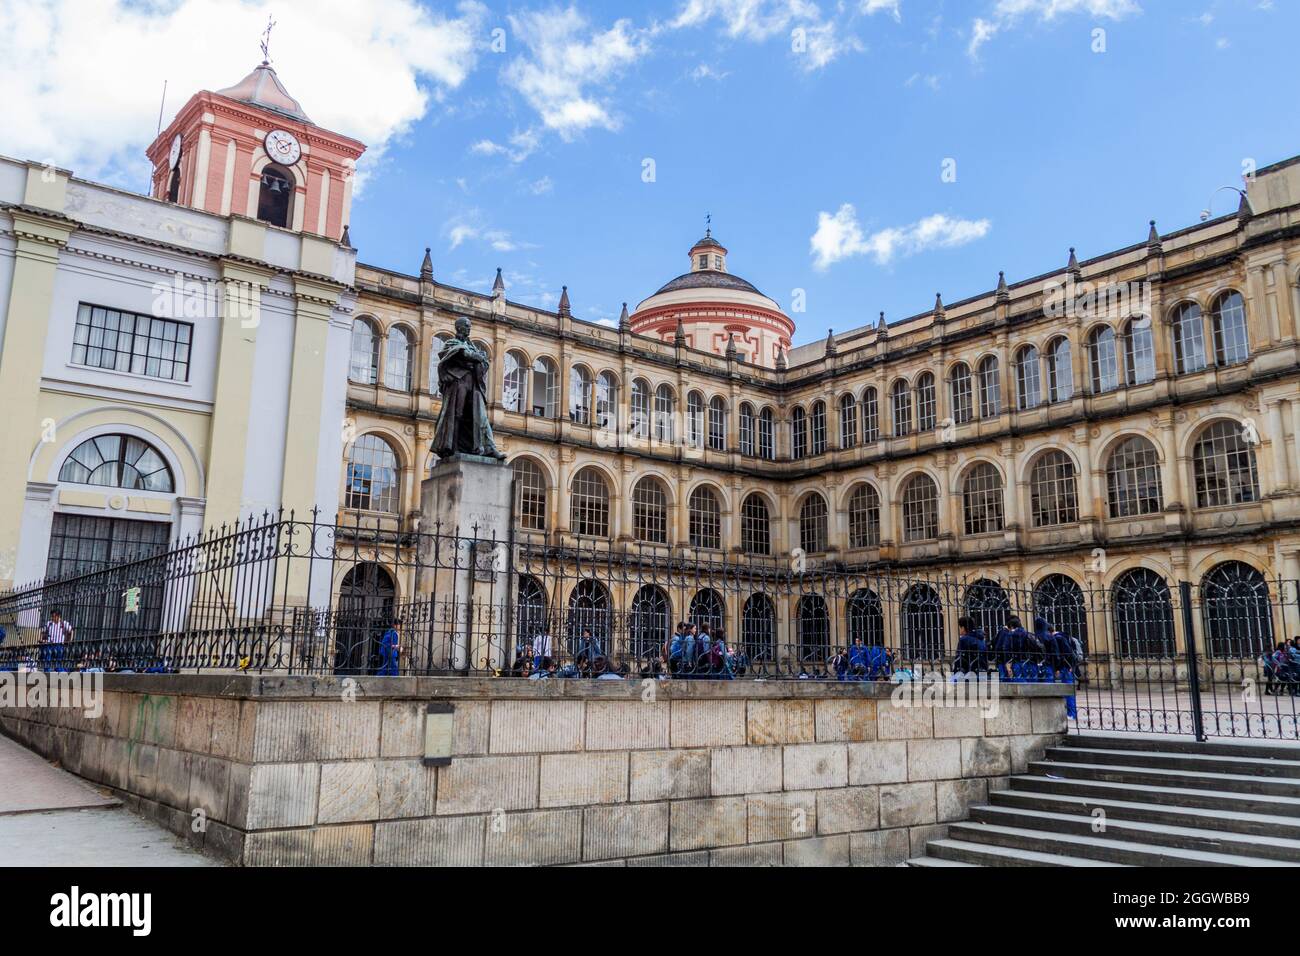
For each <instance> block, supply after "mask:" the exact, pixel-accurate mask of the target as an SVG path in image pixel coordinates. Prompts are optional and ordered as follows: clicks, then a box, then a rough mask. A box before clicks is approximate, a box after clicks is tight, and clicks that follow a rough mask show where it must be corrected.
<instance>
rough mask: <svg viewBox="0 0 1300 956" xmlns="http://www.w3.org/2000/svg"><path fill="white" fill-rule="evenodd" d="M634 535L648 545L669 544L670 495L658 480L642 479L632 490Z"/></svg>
mask: <svg viewBox="0 0 1300 956" xmlns="http://www.w3.org/2000/svg"><path fill="white" fill-rule="evenodd" d="M632 533H633V534H635V535H636V537H637V540H638V541H644V542H646V543H647V544H667V543H668V493H667V492H666V491H664V486H663V484H662V483H661V482H660V481H659V479H658V478H642V479H641V480H640V481H638V482H637V483H636V485H635V486H633V488H632Z"/></svg>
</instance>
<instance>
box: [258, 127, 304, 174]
mask: <svg viewBox="0 0 1300 956" xmlns="http://www.w3.org/2000/svg"><path fill="white" fill-rule="evenodd" d="M266 155H268V156H270V157H271V160H272V161H273V162H277V163H283V164H284V165H286V166H292V165H293V164H294V163H296V162H298V159H299V158H300V157H301V156H302V147H301V146H299V145H298V140H297V139H296V138H295V137H294V135H293V133H290V132H288V131H287V130H282V129H275V130H271V132H269V133H267V134H266Z"/></svg>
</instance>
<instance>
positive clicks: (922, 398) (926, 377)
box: [916, 372, 938, 432]
mask: <svg viewBox="0 0 1300 956" xmlns="http://www.w3.org/2000/svg"><path fill="white" fill-rule="evenodd" d="M937 416H938V402H937V401H936V399H935V394H934V375H933V374H931V373H930V372H922V373H921V374H920V375H919V376H917V379H916V430H917V431H922V432H930V431H934V426H935V424H936V421H937Z"/></svg>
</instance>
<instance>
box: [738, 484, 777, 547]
mask: <svg viewBox="0 0 1300 956" xmlns="http://www.w3.org/2000/svg"><path fill="white" fill-rule="evenodd" d="M740 548H741V550H742V551H744V552H745V554H754V555H768V554H771V552H772V524H771V519H770V515H769V512H768V509H767V502H766V501H765V500H764V499H763V497H762V496H761V495H749V496H748V497H747V498H746V499H745V500H744V502H743V503H742V504H741V506H740Z"/></svg>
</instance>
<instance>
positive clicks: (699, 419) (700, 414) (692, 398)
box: [686, 392, 704, 448]
mask: <svg viewBox="0 0 1300 956" xmlns="http://www.w3.org/2000/svg"><path fill="white" fill-rule="evenodd" d="M686 444H688V445H689V446H690V447H692V448H703V447H704V396H703V395H701V394H700V393H699V392H691V393H689V394H688V395H687V396H686Z"/></svg>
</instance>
